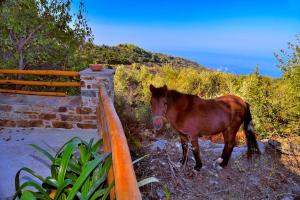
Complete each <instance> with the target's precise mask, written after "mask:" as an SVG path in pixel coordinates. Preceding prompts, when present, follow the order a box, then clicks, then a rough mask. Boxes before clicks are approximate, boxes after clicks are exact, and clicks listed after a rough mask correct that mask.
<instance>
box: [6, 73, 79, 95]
mask: <svg viewBox="0 0 300 200" xmlns="http://www.w3.org/2000/svg"><path fill="white" fill-rule="evenodd" d="M0 74H30V75H46V76H79V72H73V71H57V70H10V69H0ZM1 84H2V85H3V84H5V85H6V84H10V85H11V84H14V85H31V86H47V87H80V82H45V81H25V80H0V85H1ZM0 92H3V93H16V94H29V95H31V94H33V95H44V96H66V93H64V92H37V91H24V90H7V89H0Z"/></svg>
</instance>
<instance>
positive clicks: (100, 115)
mask: <svg viewBox="0 0 300 200" xmlns="http://www.w3.org/2000/svg"><path fill="white" fill-rule="evenodd" d="M96 112H97V129H98V134H99V137H100V138H102V139H103V151H104V152H105V153H110V152H111V142H110V138H109V134H108V130H107V124H106V117H105V113H104V110H103V104H102V98H101V96H100V94H99V104H98V107H97V109H96ZM114 179H115V178H114V171H113V167H111V168H110V169H109V171H108V175H107V183H108V185H110V184H112V183H113V182H114ZM109 197H110V198H109V199H116V191H115V186H114V187H113V188H112V189H111V191H110V196H109Z"/></svg>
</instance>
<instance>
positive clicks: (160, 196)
mask: <svg viewBox="0 0 300 200" xmlns="http://www.w3.org/2000/svg"><path fill="white" fill-rule="evenodd" d="M156 195H157V197H158V199H162V198H163V197H164V196H165V193H164V192H163V191H161V190H158V191H157V192H156Z"/></svg>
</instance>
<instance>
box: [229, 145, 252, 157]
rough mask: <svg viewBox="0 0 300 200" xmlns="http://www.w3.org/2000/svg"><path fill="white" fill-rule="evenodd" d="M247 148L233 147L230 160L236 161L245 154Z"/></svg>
mask: <svg viewBox="0 0 300 200" xmlns="http://www.w3.org/2000/svg"><path fill="white" fill-rule="evenodd" d="M247 151H248V148H247V147H246V146H241V147H235V148H233V151H232V154H231V158H232V159H237V158H238V157H239V156H240V155H242V154H245V153H247Z"/></svg>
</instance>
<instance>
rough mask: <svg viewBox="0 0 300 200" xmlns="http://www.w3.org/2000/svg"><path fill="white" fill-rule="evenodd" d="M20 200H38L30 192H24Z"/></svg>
mask: <svg viewBox="0 0 300 200" xmlns="http://www.w3.org/2000/svg"><path fill="white" fill-rule="evenodd" d="M20 200H36V198H35V196H34V195H33V194H32V192H30V191H27V190H26V191H24V192H23V194H22V196H21V199H20Z"/></svg>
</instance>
